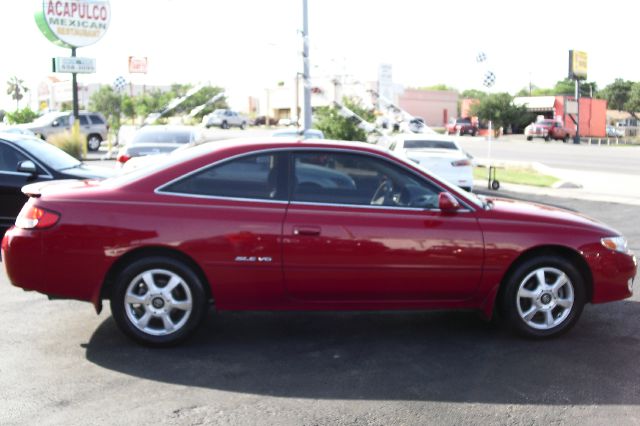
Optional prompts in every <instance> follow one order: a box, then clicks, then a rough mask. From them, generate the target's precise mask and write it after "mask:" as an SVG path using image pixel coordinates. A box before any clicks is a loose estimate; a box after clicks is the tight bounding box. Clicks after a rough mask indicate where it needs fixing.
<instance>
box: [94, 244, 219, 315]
mask: <svg viewBox="0 0 640 426" xmlns="http://www.w3.org/2000/svg"><path fill="white" fill-rule="evenodd" d="M150 256H164V257H170V258H173V259H176V260H179V261H182V262H184V263H186V264H187V265H188V266H189V267H190V268H192V269H193V272H194V273H195V274H196V275H197V276H198V278H199V279H200V280H201V281H202V285H203V286H204V290H205V292H206V297H207V300H209V302H212V301H213V294H212V292H211V285H210V283H209V280H207V276H206V275H205V273H204V271H203V270H202V268H201V267H200V265H199V264H198V263H197V262H196V261H195V260H194V259H193V258H192V257H191V256H189V255H187V254H186V253H184V252H182V251H180V250H176V249H174V248H170V247H163V246H146V247H139V248H135V249H133V250H131V251H129V252H127V253H125V254H124V255H122V256H120V257H119V258H118V260H116V261H115V262H114V263H113V265H111V267H110V268H109V270H108V271H107V274H106V275H105V278H104V281H103V282H102V286H101V287H100V293H99V295H98V297H97V300H95V301H94V302H95V305H96V310H97V311H98V312H100V310H101V309H102V300H104V299H108V298H110V297H111V291H112V289H113V285H114V283H115V280H116V278H117V277H118V274H120V272H122V270H123V269H124V268H126V267H127V265H129V264H130V263H131V262H133V261H135V260H138V259H141V258H144V257H150Z"/></svg>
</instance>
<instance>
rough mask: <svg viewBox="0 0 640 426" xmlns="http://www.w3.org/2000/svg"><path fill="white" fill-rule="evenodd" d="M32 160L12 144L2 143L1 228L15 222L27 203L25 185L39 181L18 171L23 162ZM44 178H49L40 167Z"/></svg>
mask: <svg viewBox="0 0 640 426" xmlns="http://www.w3.org/2000/svg"><path fill="white" fill-rule="evenodd" d="M26 160H30V158H29V157H27V156H26V155H25V154H24V153H23V152H21V151H19V150H17V149H16V148H14V147H13V146H11V145H10V144H8V143H6V142H2V141H0V227H7V226H10V225H12V224H13V222H15V219H16V216H18V213H19V212H20V209H22V206H23V205H24V203H25V202H26V201H27V197H26V196H25V195H24V194H23V193H22V191H21V189H22V187H23V186H24V185H27V184H29V183H32V182H35V181H36V180H39V177H38V176H37V175H36V176H34V175H33V174H31V173H24V172H19V171H18V165H19V164H20V162H22V161H26ZM38 170H39V172H40V174H42V175H43V176H42V178H44V177H46V176H48V174H46V173H44V172H43V171H42V169H40V168H39V167H38Z"/></svg>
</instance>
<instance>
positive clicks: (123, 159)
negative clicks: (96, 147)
mask: <svg viewBox="0 0 640 426" xmlns="http://www.w3.org/2000/svg"><path fill="white" fill-rule="evenodd" d="M130 159H131V157H130V156H128V155H127V154H120V155H118V163H122V164H124V163H126V162H127V161H129V160H130Z"/></svg>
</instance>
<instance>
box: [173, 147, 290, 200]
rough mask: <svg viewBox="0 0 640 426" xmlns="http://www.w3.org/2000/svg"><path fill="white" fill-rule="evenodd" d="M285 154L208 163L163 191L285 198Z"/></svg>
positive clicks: (234, 196)
mask: <svg viewBox="0 0 640 426" xmlns="http://www.w3.org/2000/svg"><path fill="white" fill-rule="evenodd" d="M286 170H287V167H286V156H283V155H282V154H256V155H248V156H244V157H240V158H236V159H234V160H231V161H227V162H224V163H222V164H219V165H215V166H212V167H209V168H207V169H205V170H203V171H201V172H198V173H196V174H194V175H191V176H187V177H185V178H184V179H181V180H179V181H178V182H175V183H173V184H171V185H170V186H167V187H165V188H164V189H163V190H162V191H163V192H174V193H181V194H193V195H205V196H214V197H230V198H250V199H261V200H284V199H286V187H285V185H286V182H285V179H286Z"/></svg>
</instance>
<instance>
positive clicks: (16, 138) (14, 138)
mask: <svg viewBox="0 0 640 426" xmlns="http://www.w3.org/2000/svg"><path fill="white" fill-rule="evenodd" d="M0 139H1V140H3V141H5V142H9V143H12V144H16V145H19V144H20V142H22V141H25V140H26V141H37V142H44V141H43V140H42V139H40V138H39V137H37V136H34V135H31V134H24V133H13V132H2V131H1V130H0Z"/></svg>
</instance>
